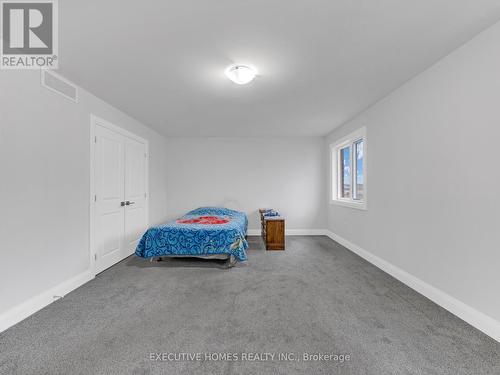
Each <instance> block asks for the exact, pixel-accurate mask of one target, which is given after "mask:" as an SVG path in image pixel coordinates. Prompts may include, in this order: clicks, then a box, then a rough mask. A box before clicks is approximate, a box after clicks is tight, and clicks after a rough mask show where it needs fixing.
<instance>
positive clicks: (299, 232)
mask: <svg viewBox="0 0 500 375" xmlns="http://www.w3.org/2000/svg"><path fill="white" fill-rule="evenodd" d="M327 232H328V231H327V230H326V229H285V235H286V236H326V235H327V234H326V233H327ZM247 234H248V235H249V236H260V229H248V231H247Z"/></svg>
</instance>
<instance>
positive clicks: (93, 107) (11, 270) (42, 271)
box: [0, 71, 166, 314]
mask: <svg viewBox="0 0 500 375" xmlns="http://www.w3.org/2000/svg"><path fill="white" fill-rule="evenodd" d="M0 87H1V91H0V197H1V198H0V240H1V242H0V264H1V269H0V314H1V313H3V312H6V311H7V310H9V309H10V308H12V307H14V306H17V305H18V304H20V303H21V302H24V301H27V300H28V299H30V298H32V297H34V296H36V295H38V294H39V293H42V292H44V291H46V290H48V289H49V288H52V287H54V286H56V285H58V284H60V283H62V282H64V281H66V280H68V279H70V278H72V277H74V276H76V275H79V274H81V273H82V272H84V271H86V270H87V269H88V267H89V126H90V114H91V113H93V114H95V115H97V116H99V117H102V118H104V119H106V120H108V121H110V122H112V123H114V124H116V125H119V126H121V127H123V128H125V129H127V130H130V131H131V132H134V133H136V134H138V135H140V136H142V137H144V138H146V139H148V140H149V141H150V156H151V160H150V210H149V215H150V222H151V223H158V222H161V221H163V220H164V219H165V213H166V171H165V167H164V164H165V160H166V154H165V142H166V139H165V138H164V137H162V136H160V135H159V134H157V133H155V132H153V131H152V130H150V129H148V128H146V127H145V126H144V125H142V124H140V123H139V122H137V121H135V120H133V119H132V118H130V117H128V116H126V115H125V114H123V113H122V112H120V111H118V110H117V109H115V108H113V107H111V106H109V105H108V104H106V103H105V102H103V101H101V100H100V99H98V98H96V97H95V96H93V95H91V94H90V93H88V92H86V91H84V90H81V89H80V92H79V95H80V101H79V103H78V104H75V103H73V102H71V101H69V100H67V99H66V98H64V97H62V96H60V95H58V94H56V93H53V92H51V91H49V90H47V89H45V88H43V87H41V86H40V72H37V71H0Z"/></svg>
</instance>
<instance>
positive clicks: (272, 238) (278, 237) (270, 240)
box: [259, 209, 285, 250]
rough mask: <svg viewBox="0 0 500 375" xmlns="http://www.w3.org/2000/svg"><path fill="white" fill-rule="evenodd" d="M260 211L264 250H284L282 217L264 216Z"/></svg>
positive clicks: (283, 220)
mask: <svg viewBox="0 0 500 375" xmlns="http://www.w3.org/2000/svg"><path fill="white" fill-rule="evenodd" d="M264 211H265V210H264V209H260V210H259V212H260V220H261V229H262V239H263V240H264V243H265V244H266V250H285V218H284V217H282V216H264V215H263V213H264Z"/></svg>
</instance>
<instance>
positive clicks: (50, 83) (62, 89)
mask: <svg viewBox="0 0 500 375" xmlns="http://www.w3.org/2000/svg"><path fill="white" fill-rule="evenodd" d="M41 72H42V77H41V81H42V86H43V87H46V88H48V89H49V90H52V91H54V92H57V93H58V94H61V95H62V96H64V97H65V98H67V99H69V100H71V101H72V102H75V103H78V87H77V86H76V85H75V84H74V83H73V82H70V81H68V80H67V79H66V78H63V77H61V76H60V75H58V74H56V73H54V72H52V71H50V70H41Z"/></svg>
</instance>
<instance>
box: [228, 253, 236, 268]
mask: <svg viewBox="0 0 500 375" xmlns="http://www.w3.org/2000/svg"><path fill="white" fill-rule="evenodd" d="M236 263H237V262H236V258H235V257H234V255H230V256H229V258H227V263H226V266H227V268H228V269H229V268H233V267H234V266H235V265H236Z"/></svg>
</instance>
